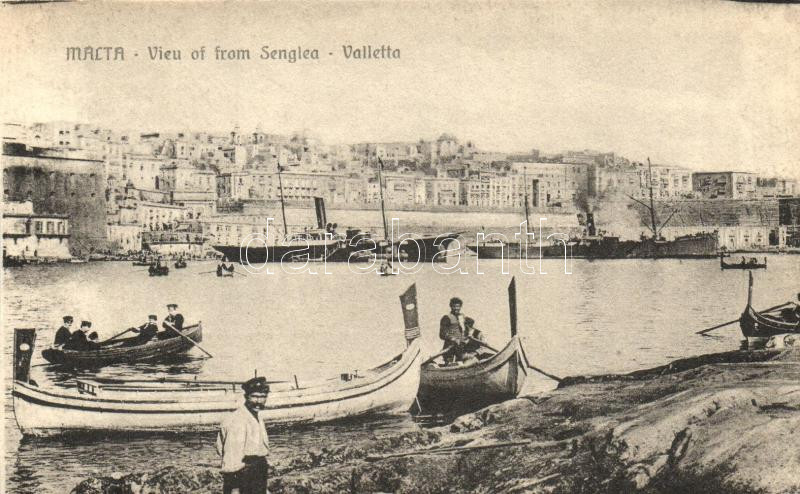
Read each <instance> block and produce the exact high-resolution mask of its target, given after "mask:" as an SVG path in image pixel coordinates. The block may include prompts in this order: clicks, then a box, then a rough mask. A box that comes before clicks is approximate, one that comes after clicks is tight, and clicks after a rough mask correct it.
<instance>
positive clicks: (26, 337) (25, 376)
mask: <svg viewBox="0 0 800 494" xmlns="http://www.w3.org/2000/svg"><path fill="white" fill-rule="evenodd" d="M35 342H36V330H35V329H28V328H26V329H20V328H15V329H14V380H15V381H23V382H28V380H29V378H30V370H31V357H33V344H34V343H35Z"/></svg>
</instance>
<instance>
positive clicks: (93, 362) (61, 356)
mask: <svg viewBox="0 0 800 494" xmlns="http://www.w3.org/2000/svg"><path fill="white" fill-rule="evenodd" d="M181 334H182V335H183V336H184V337H185V338H182V337H179V336H177V335H176V336H175V337H174V338H168V339H164V340H158V339H155V338H154V339H152V340H150V341H148V342H147V343H145V344H144V345H137V346H127V345H128V344H129V343H130V342H131V341H133V340H134V339H135V337H133V338H120V339H113V338H112V339H110V340H106V341H102V342H100V348H98V349H97V350H87V351H84V350H64V349H61V348H46V349H44V350H42V357H44V359H45V360H47V361H48V362H50V363H51V364H56V365H62V366H65V367H76V368H85V369H99V368H100V367H105V366H108V365H114V364H121V363H132V362H144V361H150V360H157V359H164V358H168V357H171V356H174V355H177V354H180V353H184V352H187V351H189V350H190V349H192V348H193V347H194V345H193V344H192V343H191V342H190V341H188V340H187V339H186V338H188V339H189V340H191V341H194V342H196V343H200V342H201V341H203V326H202V324H201V323H197V324H193V325H191V326H186V327H185V328H183V329H182V330H181Z"/></svg>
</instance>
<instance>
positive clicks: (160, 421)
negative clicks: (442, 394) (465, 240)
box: [12, 330, 421, 435]
mask: <svg viewBox="0 0 800 494" xmlns="http://www.w3.org/2000/svg"><path fill="white" fill-rule="evenodd" d="M25 331H33V330H17V332H18V334H17V335H16V343H15V357H14V361H15V374H14V378H15V380H14V385H13V391H12V395H13V403H14V413H15V416H16V420H17V424H18V425H19V428H20V429H21V431H22V432H23V434H25V435H53V434H59V433H63V432H68V431H90V430H102V431H166V430H180V429H190V430H203V429H215V428H217V427H218V426H219V424H220V422H221V421H222V420H223V419H224V418H225V417H226V416H227V415H228V414H229V413H230V412H232V411H233V410H234V409H236V407H238V406H240V405H241V403H242V402H243V400H244V397H243V394H242V390H241V385H240V383H236V382H219V381H216V382H214V381H206V382H202V381H191V380H189V381H188V382H187V380H176V381H168V380H153V381H143V380H138V381H124V380H120V381H112V382H109V380H104V382H101V381H93V380H77V381H75V382H73V383H72V385H71V386H69V387H67V386H58V385H55V384H53V385H39V384H37V383H36V382H35V381H34V380H31V379H30V376H29V367H30V355H29V352H30V351H32V350H29V349H32V347H33V343H32V339H31V338H30V337H29V338H28V340H25V338H24V336H25V335H24V333H19V332H25ZM420 360H421V351H420V346H419V340H418V339H415V340H413V341H411V342H410V344H409V345H408V347H407V348H406V349H405V351H404V352H403V353H402V354H400V355H398V356H396V357H395V358H393V359H392V360H390V361H389V362H387V363H385V364H383V365H380V366H378V367H375V368H373V369H370V370H367V371H358V373H355V372H347V373H342V374H341V375H339V376H336V377H335V378H332V379H327V380H321V381H319V382H314V383H300V384H299V385H298V384H297V382H296V381H293V382H277V383H272V384H271V385H270V387H271V391H270V394H269V398H268V400H267V404H266V409H265V410H263V411H261V412H260V413H259V417H260V418H261V419H262V420H263V421H265V422H266V423H267V424H269V425H270V426H272V425H280V424H286V425H291V424H308V423H314V422H327V421H333V420H338V419H344V418H350V417H357V416H364V415H372V414H396V413H407V412H408V410H409V408H410V407H411V405H412V403H413V402H414V397H415V395H416V394H417V389H418V387H419V376H420ZM26 362H27V364H26ZM26 366H27V368H26Z"/></svg>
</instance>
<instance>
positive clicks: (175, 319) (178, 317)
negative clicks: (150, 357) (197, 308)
mask: <svg viewBox="0 0 800 494" xmlns="http://www.w3.org/2000/svg"><path fill="white" fill-rule="evenodd" d="M167 323H169V324H170V325H172V327H174V328H175V329H177V330H178V331H180V330H182V329H183V315H182V314H175V315H174V316H173V315H169V316H167V317H165V318H164V322H163V323H161V327H163V328H164V331H162V332H161V333H160V334H159V335H158V336H159V338H161V339H162V340H164V339H168V338H177V337H178V333H176V332H175V331H173V330H172V329H171V328H169V327H168V326H167Z"/></svg>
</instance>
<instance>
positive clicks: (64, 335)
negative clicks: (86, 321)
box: [53, 316, 73, 346]
mask: <svg viewBox="0 0 800 494" xmlns="http://www.w3.org/2000/svg"><path fill="white" fill-rule="evenodd" d="M63 320H64V324H62V325H61V327H60V328H58V331H56V339H55V341H54V342H53V346H61V345H65V344H66V343H67V342H68V341H69V339H70V337H71V336H72V331H70V329H69V328H70V326H72V321H73V319H72V316H64V317H63Z"/></svg>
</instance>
